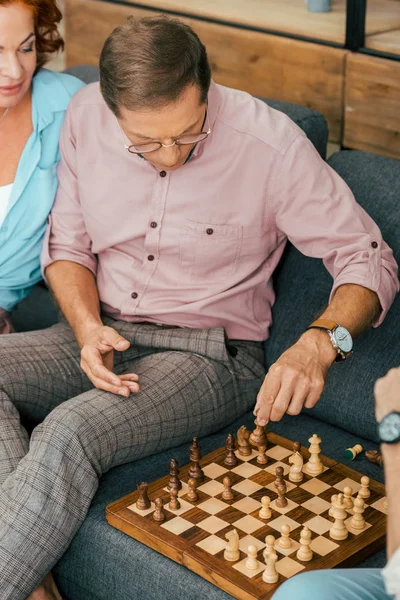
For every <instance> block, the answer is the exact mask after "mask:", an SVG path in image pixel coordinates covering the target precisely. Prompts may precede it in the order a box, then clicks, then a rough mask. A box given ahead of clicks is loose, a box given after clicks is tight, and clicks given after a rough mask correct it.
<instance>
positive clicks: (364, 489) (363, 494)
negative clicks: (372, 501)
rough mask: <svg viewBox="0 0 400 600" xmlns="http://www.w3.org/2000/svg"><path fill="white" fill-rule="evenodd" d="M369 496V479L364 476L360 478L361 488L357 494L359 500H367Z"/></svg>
mask: <svg viewBox="0 0 400 600" xmlns="http://www.w3.org/2000/svg"><path fill="white" fill-rule="evenodd" d="M370 495H371V491H370V489H369V477H367V476H366V475H364V476H363V477H361V487H360V491H359V492H358V497H359V498H369V497H370Z"/></svg>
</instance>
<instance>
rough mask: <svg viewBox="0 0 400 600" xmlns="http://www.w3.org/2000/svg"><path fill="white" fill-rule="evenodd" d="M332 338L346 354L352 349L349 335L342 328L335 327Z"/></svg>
mask: <svg viewBox="0 0 400 600" xmlns="http://www.w3.org/2000/svg"><path fill="white" fill-rule="evenodd" d="M334 336H335V340H336V343H337V345H338V346H339V348H340V350H341V351H342V352H344V353H345V354H347V353H348V352H351V350H352V348H353V340H352V337H351V335H350V333H349V332H348V331H347V329H345V328H344V327H337V328H336V329H335V331H334Z"/></svg>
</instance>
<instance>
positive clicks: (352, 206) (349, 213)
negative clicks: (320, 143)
mask: <svg viewBox="0 0 400 600" xmlns="http://www.w3.org/2000/svg"><path fill="white" fill-rule="evenodd" d="M272 205H273V212H274V218H275V223H276V226H277V228H278V230H280V231H281V232H282V233H284V234H285V235H286V236H287V237H288V239H289V240H290V241H291V242H292V243H293V245H294V246H296V247H297V248H298V249H299V250H300V252H302V253H303V254H305V255H306V256H311V257H314V258H321V259H322V260H323V263H324V265H325V267H326V268H327V270H328V271H329V273H330V274H331V275H332V277H333V280H334V281H333V288H332V291H331V296H330V299H331V298H332V296H333V294H334V293H335V291H336V289H337V288H338V287H339V286H341V285H343V284H349V283H353V284H358V285H361V286H363V287H365V288H368V289H370V290H372V291H374V292H376V293H377V295H378V297H379V301H380V304H381V307H382V311H381V314H380V315H379V318H378V320H377V321H376V322H375V323H374V326H375V327H377V326H378V325H379V324H380V323H381V322H382V321H383V319H384V318H385V315H386V313H387V311H388V309H389V308H390V306H391V304H392V302H393V300H394V297H395V295H396V293H397V292H398V291H399V287H400V286H399V280H398V267H397V263H396V261H395V259H394V257H393V252H392V250H391V249H390V248H389V246H388V245H387V244H386V242H385V241H384V240H383V239H382V234H381V232H380V229H379V227H378V226H377V225H376V223H375V222H374V221H373V220H372V219H371V217H370V216H369V215H368V214H367V213H366V212H365V210H364V209H363V208H362V207H361V206H360V205H359V204H358V203H357V202H356V200H355V198H354V196H353V193H352V192H351V190H350V188H349V187H348V186H347V184H346V183H345V181H344V180H343V179H342V178H341V177H340V176H339V175H338V174H337V173H336V172H335V171H334V170H333V169H331V167H330V166H329V165H328V164H327V163H326V162H325V161H323V160H322V159H321V157H320V156H319V154H318V153H317V151H316V150H315V148H314V146H313V145H312V144H311V142H310V141H309V140H308V139H307V138H306V137H305V135H304V134H303V133H299V135H298V136H297V137H296V139H295V140H294V141H293V142H292V143H291V145H290V147H289V148H288V149H287V150H286V152H283V153H282V154H281V156H280V158H279V159H278V161H277V165H276V169H275V178H274V184H273V189H272Z"/></svg>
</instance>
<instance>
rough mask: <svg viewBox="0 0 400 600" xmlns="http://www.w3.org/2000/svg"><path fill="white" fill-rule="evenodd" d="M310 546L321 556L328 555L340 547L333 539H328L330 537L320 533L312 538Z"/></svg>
mask: <svg viewBox="0 0 400 600" xmlns="http://www.w3.org/2000/svg"><path fill="white" fill-rule="evenodd" d="M310 548H311V550H312V551H313V552H316V553H317V554H319V555H320V556H326V555H327V554H329V552H333V550H336V548H339V544H335V542H333V541H332V540H328V538H326V537H323V536H322V535H319V536H318V537H316V538H315V539H313V540H312V542H311V544H310Z"/></svg>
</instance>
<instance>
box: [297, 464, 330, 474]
mask: <svg viewBox="0 0 400 600" xmlns="http://www.w3.org/2000/svg"><path fill="white" fill-rule="evenodd" d="M307 464H308V463H306V464H305V465H304V467H303V473H305V474H306V475H308V476H309V477H319V476H320V475H322V473H325V471H327V470H328V467H325V466H324V468H323V470H322V471H321V473H318V474H317V475H315V473H309V472H308V471H307Z"/></svg>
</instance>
